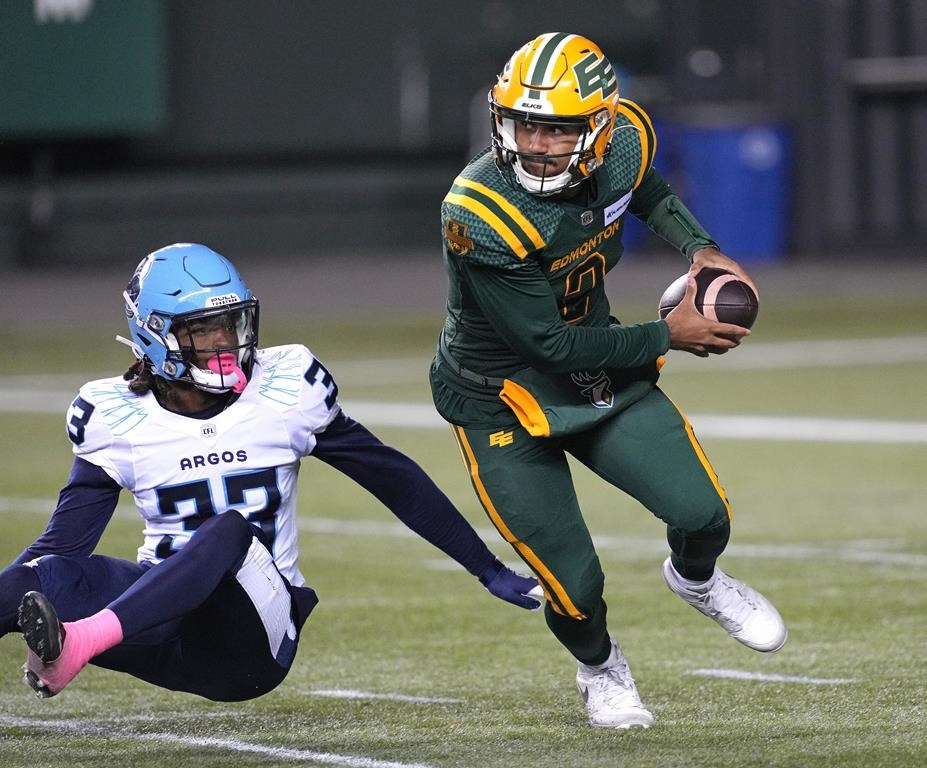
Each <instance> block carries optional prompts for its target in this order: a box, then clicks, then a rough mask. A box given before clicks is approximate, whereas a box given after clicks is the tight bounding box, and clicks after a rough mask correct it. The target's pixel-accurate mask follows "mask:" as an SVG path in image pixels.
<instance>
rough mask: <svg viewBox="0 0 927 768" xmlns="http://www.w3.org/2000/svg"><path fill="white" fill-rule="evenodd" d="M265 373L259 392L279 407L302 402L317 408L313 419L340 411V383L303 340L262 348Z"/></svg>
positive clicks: (306, 408) (260, 359)
mask: <svg viewBox="0 0 927 768" xmlns="http://www.w3.org/2000/svg"><path fill="white" fill-rule="evenodd" d="M257 360H258V363H259V364H260V366H261V376H260V378H259V379H257V380H256V381H255V384H256V385H257V388H258V395H259V396H260V397H262V398H264V399H265V400H268V401H270V402H271V403H273V404H274V405H275V407H277V408H278V409H287V408H293V407H296V406H299V409H300V410H301V411H307V412H308V411H312V412H315V413H314V416H313V422H318V421H320V420H321V421H325V420H326V418H328V415H329V414H331V416H334V415H335V413H337V411H338V385H337V384H335V380H334V378H333V377H332V375H331V374H330V373H329V372H328V370H327V369H326V368H325V367H324V366H323V365H322V363H321V362H319V360H317V359H316V357H315V356H314V355H313V354H312V352H310V351H309V349H308V348H306V347H304V346H303V345H302V344H286V345H284V346H279V347H269V348H267V349H259V350H258V353H257Z"/></svg>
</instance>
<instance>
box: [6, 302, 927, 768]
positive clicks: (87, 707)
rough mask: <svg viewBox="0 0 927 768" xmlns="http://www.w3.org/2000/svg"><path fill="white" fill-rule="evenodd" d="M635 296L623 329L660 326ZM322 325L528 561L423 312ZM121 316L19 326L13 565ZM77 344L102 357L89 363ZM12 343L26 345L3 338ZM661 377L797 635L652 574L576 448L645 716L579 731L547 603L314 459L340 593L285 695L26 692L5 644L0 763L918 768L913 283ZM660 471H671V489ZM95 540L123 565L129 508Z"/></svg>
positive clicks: (926, 456)
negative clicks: (465, 461) (470, 461)
mask: <svg viewBox="0 0 927 768" xmlns="http://www.w3.org/2000/svg"><path fill="white" fill-rule="evenodd" d="M647 312H648V310H647V309H646V308H643V307H639V308H632V310H631V311H630V312H629V313H628V316H626V319H630V320H632V321H633V320H634V319H635V315H637V317H638V319H643V318H644V317H646V316H647ZM263 313H264V314H263V318H262V322H263V326H262V337H263V338H262V343H263V344H264V345H272V344H275V343H284V342H291V341H301V342H304V343H307V344H308V345H309V346H310V347H311V348H312V349H313V351H314V352H315V353H316V354H317V355H318V356H319V357H320V358H321V359H322V360H323V361H324V362H325V363H326V364H327V366H328V367H329V368H330V369H331V371H332V372H333V374H334V375H335V378H336V380H337V381H338V384H339V388H340V392H341V397H342V402H343V404H344V407H345V409H346V411H347V412H348V413H349V414H351V415H354V416H355V417H357V418H359V419H360V420H361V421H363V422H365V423H366V424H367V425H368V426H370V427H371V428H372V429H373V430H374V431H375V432H376V433H377V434H379V435H380V436H381V438H383V439H384V440H385V441H387V442H390V443H392V444H394V445H396V446H397V447H399V448H400V449H402V450H404V451H406V452H407V453H409V454H410V455H412V456H413V457H414V458H416V459H417V460H418V461H419V462H420V463H421V464H422V465H423V466H424V467H425V468H426V469H427V470H428V471H429V472H430V473H431V474H432V476H433V477H434V478H435V479H436V480H437V482H438V483H439V484H440V485H441V486H442V487H443V488H444V490H445V491H446V492H447V493H448V495H449V496H450V497H451V498H452V499H453V500H454V501H455V502H457V503H458V505H459V506H460V508H461V509H462V511H463V512H464V514H465V515H466V516H467V517H468V518H469V519H470V520H471V521H472V522H473V524H474V525H475V526H476V527H477V528H478V529H479V530H480V532H481V533H482V534H483V536H484V538H485V539H486V541H487V542H488V543H489V544H490V546H491V548H493V549H494V550H495V551H496V552H497V553H498V554H499V555H500V556H502V557H503V559H505V560H506V561H507V562H508V563H509V564H511V565H513V566H514V567H518V568H520V569H521V570H523V568H521V566H520V565H519V564H518V562H517V560H516V558H515V556H514V555H513V553H512V552H511V551H509V550H508V549H507V546H506V545H505V543H504V542H503V541H502V539H501V537H500V536H499V535H498V534H497V533H496V532H495V531H494V530H493V529H492V528H491V527H490V526H489V524H488V521H487V520H486V519H485V517H484V515H483V512H482V510H481V508H480V507H479V505H478V503H477V501H476V498H475V496H474V494H473V493H472V491H471V489H470V487H469V485H468V482H467V478H466V476H465V473H464V471H463V466H462V464H461V462H460V459H459V456H458V454H457V450H456V448H455V446H454V444H453V440H452V438H451V435H450V433H449V431H448V430H447V428H446V427H444V426H442V425H441V424H440V422H439V421H438V420H437V418H436V417H435V416H434V414H433V412H432V410H431V408H430V400H429V396H428V390H427V382H426V368H427V362H428V359H429V358H430V355H431V350H432V348H433V340H434V336H435V331H436V328H437V324H438V322H439V320H440V317H438V316H435V315H434V314H433V313H421V314H417V313H405V314H397V315H396V316H395V317H391V316H386V317H383V316H373V315H371V316H368V317H364V316H357V317H354V318H347V319H342V320H338V321H334V320H330V321H325V320H320V319H319V318H315V319H314V321H313V322H312V324H311V326H310V325H309V324H308V323H299V322H297V321H296V320H295V319H293V318H292V317H288V318H284V320H285V322H280V321H279V320H277V321H275V319H274V317H273V309H272V303H271V302H269V301H267V300H266V299H265V302H264V309H263ZM120 320H121V318H120V315H119V314H118V311H117V312H113V311H110V309H109V308H101V309H100V311H99V317H97V316H94V317H92V318H89V319H88V321H87V323H86V324H84V325H83V326H81V327H73V326H72V327H70V328H67V329H64V330H59V331H58V332H57V333H55V334H52V333H51V332H50V331H49V330H48V329H43V328H40V327H39V326H38V324H37V326H36V328H35V330H34V332H33V333H31V334H24V333H22V332H17V333H16V334H9V333H0V344H2V346H3V349H4V350H5V357H4V370H3V371H2V374H0V434H2V435H3V446H4V447H3V456H4V460H3V462H2V469H0V559H2V561H3V562H4V563H5V562H8V561H9V560H10V559H11V558H13V557H15V556H16V555H17V554H18V553H19V552H20V551H21V550H22V549H23V548H24V547H25V546H26V545H27V544H28V543H30V542H31V541H32V540H33V538H34V537H35V536H37V535H38V534H39V533H40V532H41V530H42V529H43V526H44V523H45V521H46V519H47V516H48V514H49V512H50V510H51V508H52V506H53V504H54V499H55V497H56V494H57V491H58V489H59V488H60V486H61V484H62V483H63V480H64V479H65V477H66V475H67V471H68V468H69V466H70V453H69V447H68V442H67V440H66V438H65V436H64V427H63V413H64V410H65V409H66V407H67V405H68V402H69V401H70V399H71V397H72V396H73V394H74V393H75V392H76V388H77V387H78V386H79V385H80V384H81V383H82V382H83V381H84V380H86V379H87V378H89V377H93V376H98V375H112V374H114V373H117V372H120V371H121V370H122V369H123V368H124V367H125V365H126V364H127V362H128V351H127V350H125V349H123V348H120V347H119V346H118V345H116V344H115V343H111V342H110V339H111V338H112V335H113V333H115V332H120V333H125V331H124V329H123V328H122V327H121V325H119V323H120ZM88 349H89V350H90V351H91V352H92V354H89V355H88ZM7 353H8V354H7ZM661 386H662V387H663V388H664V389H665V390H666V391H667V393H668V394H669V395H670V396H671V397H672V398H673V399H674V400H675V401H676V402H677V403H678V404H679V405H680V407H682V408H683V409H684V410H685V411H686V412H687V414H688V415H689V416H690V418H691V420H692V422H693V424H694V426H695V429H696V432H697V434H698V435H699V437H700V439H701V442H702V444H703V446H704V447H705V449H706V451H707V453H708V455H709V457H710V459H711V461H712V463H713V465H714V467H715V469H716V470H717V472H718V474H719V475H720V478H721V481H722V484H723V485H724V486H725V488H726V490H727V492H728V495H729V497H730V500H731V502H732V505H733V508H734V529H733V537H732V541H731V545H730V547H729V549H728V552H727V553H726V554H725V556H724V558H723V560H722V564H723V565H724V567H725V568H726V569H727V570H728V571H729V572H731V573H733V574H734V575H736V576H738V577H741V578H744V579H745V580H747V581H748V582H749V583H750V584H751V585H753V586H755V587H757V588H759V589H760V590H761V591H763V592H764V593H765V594H766V595H767V596H768V597H770V598H771V599H772V600H773V601H774V602H775V603H776V605H777V607H778V608H779V609H780V611H781V613H782V615H783V617H784V619H785V620H786V622H787V623H788V625H789V628H790V640H789V642H788V644H787V645H786V646H785V648H784V649H783V650H782V651H780V652H779V653H777V654H774V655H771V656H763V655H760V654H757V653H755V652H753V651H750V650H749V649H746V648H744V647H742V646H740V645H739V644H737V643H736V642H734V641H733V640H731V639H730V638H728V637H727V636H726V635H725V634H724V633H723V631H722V630H720V629H719V628H718V627H717V626H716V625H715V624H714V623H713V622H711V621H709V620H708V619H706V618H705V617H703V616H701V615H700V614H698V613H696V612H695V611H693V610H692V609H691V608H689V607H688V606H686V605H685V604H683V603H682V602H681V601H680V600H679V599H678V598H676V597H675V596H674V595H672V594H671V593H670V592H669V591H668V590H667V588H666V587H665V585H664V584H663V581H662V577H661V574H660V564H661V562H662V560H663V558H664V557H665V554H666V547H665V543H664V540H663V531H662V527H661V525H660V524H659V523H658V521H657V520H655V519H654V518H652V517H651V516H650V515H649V514H648V513H647V512H646V511H644V510H643V509H642V508H640V507H639V506H638V505H637V504H636V503H635V502H633V501H631V500H629V499H628V498H626V497H624V496H622V495H621V494H620V493H619V492H617V491H615V490H614V489H612V488H611V487H609V486H607V485H605V484H603V483H602V482H601V481H599V480H598V479H596V478H594V477H593V476H592V475H591V474H590V473H589V472H588V471H586V470H585V469H583V468H582V467H576V469H575V477H576V481H577V484H578V486H579V488H580V495H581V499H582V501H583V504H584V509H585V512H586V517H587V520H588V522H589V525H590V528H591V530H592V531H593V534H594V535H595V537H596V538H597V540H598V543H599V553H600V557H601V560H602V563H603V566H604V570H605V573H606V585H605V586H606V600H607V602H608V605H609V616H610V626H611V628H612V631H613V632H614V633H615V634H616V635H617V637H618V638H619V639H620V641H621V643H622V646H623V648H624V650H625V653H626V655H627V657H628V659H629V662H630V664H631V669H632V671H633V673H634V675H635V678H636V680H637V683H638V687H639V689H640V692H641V696H642V698H643V700H644V702H645V704H646V705H647V706H648V707H649V708H650V709H651V711H652V712H653V713H654V715H655V717H656V720H657V722H656V725H655V727H654V728H652V729H650V730H647V731H643V730H636V731H631V732H620V731H610V730H604V729H601V730H600V729H593V728H590V727H588V726H587V724H586V717H585V711H584V707H583V705H582V701H581V699H580V697H579V695H578V693H577V691H576V688H575V684H574V675H575V664H574V662H573V661H572V660H571V658H570V657H569V656H568V654H567V653H566V652H565V651H564V650H563V649H562V648H561V647H560V646H559V645H558V644H557V643H556V641H555V640H554V639H553V637H552V636H551V635H550V634H549V633H548V631H547V629H546V627H545V624H544V620H543V615H542V614H541V613H540V612H534V613H531V612H526V611H521V610H519V609H516V608H514V607H511V606H509V605H507V604H505V603H502V602H500V601H497V600H495V599H493V598H491V597H490V596H489V595H488V594H487V593H486V592H485V591H484V590H483V589H482V588H481V587H480V585H479V584H478V583H477V582H476V580H475V579H473V578H471V577H470V576H469V575H468V574H466V573H465V572H464V571H463V570H462V569H461V568H459V567H458V566H456V565H455V564H454V563H453V562H451V561H449V560H447V559H446V558H445V557H444V556H443V555H442V554H441V553H440V552H438V551H437V550H435V549H433V548H431V547H430V546H429V545H427V544H426V543H425V542H423V541H421V540H419V539H417V538H415V537H414V536H411V535H409V534H408V533H407V532H406V531H405V530H404V529H403V527H402V525H401V524H399V522H398V521H397V520H396V519H395V518H393V517H392V515H391V514H390V513H389V512H388V511H387V510H385V509H384V508H382V507H381V506H380V505H379V504H378V503H377V502H376V501H375V500H374V499H373V498H372V497H370V496H368V495H366V494H365V493H364V492H363V491H361V490H359V489H356V488H355V487H353V486H352V485H351V483H350V482H349V481H347V480H345V479H344V478H342V477H340V476H339V475H337V473H335V472H333V471H332V470H330V469H329V468H328V467H326V466H324V465H322V464H321V462H316V461H313V460H312V459H308V460H306V461H305V462H304V464H303V471H302V473H301V475H300V478H301V479H300V486H301V491H300V493H301V496H300V509H301V546H302V559H301V568H302V571H303V573H304V574H305V575H306V578H307V580H308V581H309V582H310V584H312V585H313V586H314V587H315V588H316V589H317V591H318V593H319V596H320V599H321V603H320V605H319V607H318V608H317V610H316V611H315V612H314V613H313V615H312V617H311V619H310V621H309V622H308V624H307V625H306V628H305V631H304V632H303V635H302V644H301V648H300V651H299V654H298V656H297V660H296V663H295V666H294V668H293V670H292V672H291V674H290V676H289V677H288V678H287V680H286V681H285V682H284V683H283V684H282V685H281V686H280V687H279V688H278V689H277V690H276V691H274V692H272V693H271V694H269V695H267V696H265V697H263V698H261V699H258V700H255V701H252V702H248V703H242V704H219V703H211V702H208V701H205V700H200V699H197V698H194V697H192V696H189V695H184V694H174V693H169V692H166V691H162V690H159V689H155V688H153V687H151V686H148V685H146V684H143V683H140V682H137V681H135V680H133V679H131V678H129V677H127V676H122V675H118V674H116V673H113V672H109V671H105V670H100V669H97V668H94V667H88V669H86V670H85V671H84V672H83V673H82V674H81V675H80V676H79V677H78V678H77V680H76V681H75V682H74V683H73V684H72V685H71V686H70V687H69V688H68V689H67V690H66V691H65V692H63V693H62V694H61V695H60V696H58V697H56V698H54V699H51V700H46V701H40V700H38V699H36V698H35V697H34V696H33V695H32V693H31V691H30V690H29V689H27V688H26V687H25V686H24V685H23V684H22V683H21V675H20V672H19V666H20V664H21V663H22V661H23V657H24V645H23V643H22V640H21V638H20V637H19V636H15V635H11V636H7V637H5V638H3V639H0V766H3V768H18V767H20V766H22V767H23V768H26V767H28V768H37V767H38V766H93V767H94V768H109V767H110V766H112V767H113V768H117V767H118V768H126V767H127V766H131V768H144V767H146V766H157V767H158V768H163V767H164V766H170V767H171V768H186V767H187V766H191V767H192V766H196V767H197V768H201V767H203V766H223V767H225V766H230V765H234V766H251V765H254V766H258V765H259V766H274V765H297V764H301V765H312V766H314V765H319V766H322V765H337V766H359V767H363V768H378V767H383V768H385V767H387V766H397V767H398V766H432V767H434V768H439V767H447V768H450V767H451V766H456V767H460V768H482V767H483V766H486V767H495V766H499V767H502V766H506V767H509V766H516V767H519V768H520V767H526V768H527V767H530V768H543V767H548V766H549V767H551V768H568V767H572V766H577V767H581V768H592V767H595V766H603V767H604V766H622V767H628V768H643V767H653V768H658V767H659V768H672V767H675V766H680V767H682V766H685V767H686V768H692V767H695V766H705V767H706V768H708V767H711V768H722V767H727V766H730V767H731V768H743V767H744V766H815V767H817V766H841V767H842V766H846V767H850V766H854V767H857V766H858V767H859V768H877V767H879V766H886V768H888V767H891V768H898V767H905V766H911V767H912V768H914V767H915V766H923V765H925V764H927V699H925V691H927V654H925V649H927V640H925V637H927V502H925V495H927V482H925V477H927V396H925V395H927V311H925V309H924V303H923V300H922V299H920V298H918V297H917V296H914V295H912V294H911V292H909V293H907V294H906V295H905V296H903V297H901V298H899V297H885V298H879V297H872V298H871V299H868V300H865V301H853V302H844V301H840V300H836V299H835V300H833V301H830V302H824V303H812V302H804V301H803V302H801V303H789V302H788V301H786V300H781V299H780V300H776V301H772V300H767V302H766V303H764V305H763V310H762V312H761V316H760V321H759V322H758V324H757V326H756V328H755V333H754V335H753V337H751V338H750V339H749V340H748V341H747V343H746V344H745V345H744V346H743V347H742V348H741V349H738V350H735V351H734V352H732V353H730V354H728V355H726V356H723V357H719V358H712V359H711V360H708V361H703V360H696V359H695V358H688V359H680V358H679V357H677V356H674V355H671V356H670V361H669V363H668V364H667V366H666V368H664V373H663V378H662V380H661ZM668 482H670V481H669V480H668ZM123 504H124V506H123V507H121V508H120V511H119V512H118V513H117V516H116V518H115V519H114V521H113V523H112V524H111V526H110V528H109V529H108V531H107V534H106V535H105V537H104V540H103V541H102V543H101V545H100V550H101V551H103V552H105V553H108V554H113V555H118V556H124V557H127V558H131V557H134V551H135V548H136V547H137V546H138V544H139V542H140V530H141V525H140V521H139V519H138V518H137V516H136V515H135V513H134V512H133V510H132V508H131V506H130V504H129V502H128V500H127V499H124V501H123Z"/></svg>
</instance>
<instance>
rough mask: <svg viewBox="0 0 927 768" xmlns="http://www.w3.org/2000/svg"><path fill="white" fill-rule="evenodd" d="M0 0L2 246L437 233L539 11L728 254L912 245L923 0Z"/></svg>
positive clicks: (894, 252)
mask: <svg viewBox="0 0 927 768" xmlns="http://www.w3.org/2000/svg"><path fill="white" fill-rule="evenodd" d="M0 22H2V23H0V270H19V269H37V268H50V267H68V268H74V267H78V268H87V267H94V266H100V267H106V266H108V265H111V264H118V265H119V266H120V267H121V268H122V269H123V271H124V267H125V264H126V263H134V262H135V260H137V259H138V258H140V257H141V256H142V255H144V253H146V252H148V251H150V250H152V249H154V248H156V247H159V246H161V245H164V244H166V243H170V242H175V241H180V240H195V241H202V242H206V243H209V244H211V245H213V246H214V247H216V248H217V249H218V250H220V251H222V252H225V253H227V254H228V255H230V256H231V257H233V258H237V257H264V256H267V257H274V258H283V259H286V258H291V257H292V258H297V257H298V258H313V257H317V256H320V255H324V254H325V253H328V252H332V251H335V250H337V251H339V252H342V251H345V250H347V251H349V252H350V251H355V252H357V253H365V252H366V253H370V252H375V251H381V250H388V251H390V252H399V253H408V254H410V255H412V254H414V253H421V252H423V251H426V250H430V249H437V248H438V243H439V231H438V207H439V205H440V201H441V199H442V197H443V196H444V193H445V192H446V190H447V188H448V186H449V184H450V182H451V180H452V179H453V177H454V175H456V173H457V172H458V171H459V169H460V167H461V166H462V165H463V163H464V162H465V161H466V160H467V159H468V157H469V156H470V155H471V154H472V152H473V151H474V150H475V149H476V148H477V147H479V146H482V145H485V144H486V143H488V125H489V118H488V113H487V110H486V101H485V94H486V91H487V89H488V87H489V86H490V85H491V83H492V82H493V79H494V76H495V74H496V73H497V72H498V71H499V70H500V69H501V67H502V65H503V64H504V63H505V61H506V59H507V58H508V56H509V55H510V54H511V53H512V52H513V51H514V50H515V49H516V48H518V47H519V46H520V45H521V44H522V43H523V42H525V41H527V40H528V39H530V38H532V37H534V36H536V35H537V34H540V33H542V32H547V31H570V32H577V33H580V34H585V35H587V36H588V37H591V38H592V39H593V40H595V41H596V42H597V43H599V45H600V46H601V47H602V48H603V50H604V51H605V52H606V54H607V55H608V56H609V57H610V58H611V60H612V62H613V64H614V65H615V66H616V68H617V69H618V70H619V72H620V73H621V79H620V87H621V92H622V95H623V96H626V97H628V98H631V99H633V100H635V101H637V102H639V103H640V104H641V105H642V106H644V107H645V108H646V109H647V110H648V111H649V112H650V114H651V116H652V117H653V119H654V121H655V123H656V125H657V129H658V136H659V139H660V144H659V148H658V153H657V161H656V165H657V167H658V168H659V169H660V170H661V171H663V173H664V175H666V176H667V178H668V179H669V180H670V182H671V183H672V184H673V185H674V187H675V188H676V189H677V190H678V191H679V192H680V194H681V195H682V196H683V198H684V199H685V200H686V201H687V202H688V203H689V204H690V207H692V208H693V209H694V210H695V212H696V213H697V214H698V215H699V216H700V218H702V220H703V221H704V222H705V223H706V224H707V225H708V227H709V229H710V230H711V231H712V232H713V233H714V234H715V236H716V237H717V239H719V241H721V244H722V246H723V247H725V249H726V250H727V251H728V252H729V253H730V254H731V255H732V256H734V257H735V258H738V257H740V258H743V259H746V260H757V261H770V260H776V261H787V260H796V261H797V260H808V259H811V260H814V259H829V258H833V257H835V256H836V257H838V258H839V257H843V256H847V257H850V256H860V255H862V256H864V257H866V258H871V257H873V256H876V257H879V258H888V257H890V256H904V257H907V258H915V259H920V258H923V256H922V254H923V248H924V246H925V245H927V3H924V2H922V1H921V0H755V1H754V2H743V1H742V0H607V1H603V2H600V1H598V0H592V1H586V2H575V3H565V2H563V1H562V0H561V1H560V2H549V1H547V0H542V1H538V2H531V3H527V2H515V0H483V1H480V0H468V1H466V2H456V3H453V4H450V3H435V2H426V1H425V0H409V1H407V2H394V3H378V2H361V1H360V0H341V2H339V3H322V2H311V1H309V0H305V1H303V2H299V1H297V0H266V1H265V2H260V3H256V2H253V1H252V0H196V2H180V1H179V0H176V1H174V0H165V1H163V2H162V1H159V0H57V2H56V0H4V2H3V3H2V5H0ZM745 151H746V152H747V154H746V155H745V154H744V152H745ZM635 223H636V222H635ZM627 240H628V245H629V249H630V250H631V252H632V253H633V252H635V251H642V252H647V251H648V250H649V249H655V248H659V247H664V246H662V245H660V244H658V243H657V242H656V241H655V240H654V239H653V238H652V236H650V235H649V233H648V234H645V233H644V231H643V230H642V229H640V230H633V229H631V230H629V232H628V233H627Z"/></svg>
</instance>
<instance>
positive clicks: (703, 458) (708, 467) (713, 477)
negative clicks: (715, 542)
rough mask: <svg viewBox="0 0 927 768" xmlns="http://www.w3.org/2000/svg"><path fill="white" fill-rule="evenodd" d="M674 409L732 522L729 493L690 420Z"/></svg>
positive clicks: (675, 406)
mask: <svg viewBox="0 0 927 768" xmlns="http://www.w3.org/2000/svg"><path fill="white" fill-rule="evenodd" d="M670 402H671V403H673V401H672V400H670ZM673 407H674V408H675V409H676V410H677V411H679V415H680V416H681V417H682V421H683V423H684V424H685V425H686V434H687V435H688V436H689V442H691V443H692V448H693V449H694V450H695V455H696V456H698V460H699V461H700V462H701V464H702V466H703V467H704V468H705V472H706V473H707V474H708V477H709V479H710V480H711V484H712V485H713V486H714V487H715V491H717V493H718V496H719V497H720V498H721V501H722V502H723V503H724V508H725V509H726V510H727V519H728V520H731V519H732V518H733V517H734V513H733V512H731V505H730V503H729V502H728V500H727V493H726V492H725V490H724V488H722V487H721V481H720V480H718V475H717V474H715V470H714V469H713V468H712V466H711V462H709V461H708V457H707V456H706V455H705V451H703V450H702V446H701V445H700V444H699V441H698V438H697V437H696V436H695V432H694V430H693V429H692V425H691V424H690V423H689V420H688V419H687V418H686V415H685V414H684V413H683V412H682V410H681V409H680V408H679V406H678V405H676V403H673Z"/></svg>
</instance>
